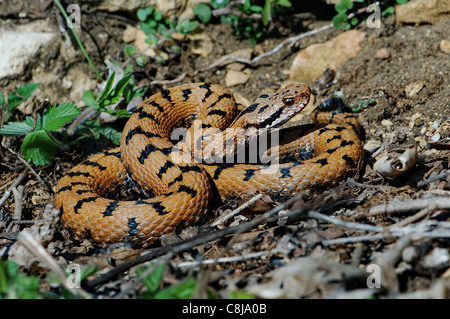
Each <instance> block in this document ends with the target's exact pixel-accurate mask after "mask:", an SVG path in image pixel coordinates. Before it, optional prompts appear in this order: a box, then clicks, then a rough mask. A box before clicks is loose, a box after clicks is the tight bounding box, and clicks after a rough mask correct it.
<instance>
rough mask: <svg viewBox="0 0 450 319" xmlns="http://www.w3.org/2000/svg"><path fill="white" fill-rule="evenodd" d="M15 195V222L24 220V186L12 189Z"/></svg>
mask: <svg viewBox="0 0 450 319" xmlns="http://www.w3.org/2000/svg"><path fill="white" fill-rule="evenodd" d="M12 192H13V194H14V220H16V221H19V220H22V206H23V185H19V186H18V187H17V188H16V187H14V188H13V189H12Z"/></svg>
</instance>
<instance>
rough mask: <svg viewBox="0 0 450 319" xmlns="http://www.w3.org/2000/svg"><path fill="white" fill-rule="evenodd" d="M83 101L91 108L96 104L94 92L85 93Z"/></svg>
mask: <svg viewBox="0 0 450 319" xmlns="http://www.w3.org/2000/svg"><path fill="white" fill-rule="evenodd" d="M81 99H82V100H83V102H84V104H86V105H87V106H91V105H92V104H94V102H95V96H94V92H92V91H91V90H87V91H84V93H83V96H82V97H81Z"/></svg>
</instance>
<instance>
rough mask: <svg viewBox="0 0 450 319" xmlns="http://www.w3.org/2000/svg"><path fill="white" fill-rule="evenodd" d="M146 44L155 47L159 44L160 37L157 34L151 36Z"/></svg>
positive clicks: (146, 40)
mask: <svg viewBox="0 0 450 319" xmlns="http://www.w3.org/2000/svg"><path fill="white" fill-rule="evenodd" d="M145 43H147V44H150V45H155V44H156V43H158V37H157V36H156V35H155V34H149V35H148V37H147V39H145Z"/></svg>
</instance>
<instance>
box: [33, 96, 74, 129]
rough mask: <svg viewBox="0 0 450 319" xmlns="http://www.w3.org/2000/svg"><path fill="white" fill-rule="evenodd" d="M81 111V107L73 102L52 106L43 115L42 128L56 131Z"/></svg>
mask: <svg viewBox="0 0 450 319" xmlns="http://www.w3.org/2000/svg"><path fill="white" fill-rule="evenodd" d="M80 113H81V111H80V109H79V108H78V107H77V106H76V105H75V103H73V102H68V103H63V104H60V105H58V106H54V107H51V108H50V109H48V110H46V111H45V112H44V114H43V115H42V128H43V129H44V130H46V131H53V132H55V131H57V130H58V129H59V128H60V127H61V126H63V125H64V124H66V123H67V122H69V121H71V120H73V119H74V118H75V117H76V116H77V115H79V114H80Z"/></svg>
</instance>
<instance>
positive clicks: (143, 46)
mask: <svg viewBox="0 0 450 319" xmlns="http://www.w3.org/2000/svg"><path fill="white" fill-rule="evenodd" d="M135 29H136V39H135V40H134V46H135V47H136V50H137V52H139V53H142V54H144V55H146V56H149V57H151V58H154V57H155V56H156V52H155V50H154V49H153V48H151V47H150V44H148V43H147V42H145V40H146V39H147V35H146V34H145V32H144V31H142V30H141V29H137V28H135Z"/></svg>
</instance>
